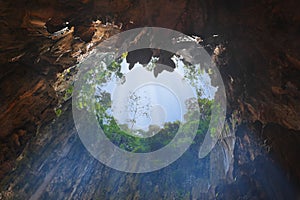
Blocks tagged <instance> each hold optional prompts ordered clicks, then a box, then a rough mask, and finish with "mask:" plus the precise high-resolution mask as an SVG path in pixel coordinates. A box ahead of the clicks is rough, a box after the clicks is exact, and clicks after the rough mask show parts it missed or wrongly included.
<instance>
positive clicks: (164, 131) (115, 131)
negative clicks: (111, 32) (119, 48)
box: [57, 58, 213, 153]
mask: <svg viewBox="0 0 300 200" xmlns="http://www.w3.org/2000/svg"><path fill="white" fill-rule="evenodd" d="M123 59H124V58H123ZM121 61H122V59H117V61H114V62H112V63H111V64H110V65H108V66H107V67H106V65H105V64H99V65H98V66H95V67H93V68H91V69H89V71H87V72H86V73H85V74H84V75H83V82H82V85H81V87H82V88H81V91H80V94H79V96H78V99H79V101H78V102H77V105H76V106H77V108H78V109H86V110H87V111H88V112H91V113H93V114H94V115H95V116H96V118H97V120H98V122H99V125H100V127H101V128H102V130H103V132H104V133H105V135H106V136H107V137H108V138H109V139H110V141H111V142H112V143H114V144H115V145H116V146H118V147H119V148H121V149H124V150H126V151H129V152H138V153H145V152H151V151H155V150H158V149H160V148H162V147H164V146H165V145H167V144H169V143H170V142H171V140H172V139H173V138H174V137H175V135H176V134H181V137H180V141H179V142H178V143H177V144H174V145H180V144H181V143H186V142H188V143H192V142H193V141H189V140H190V138H189V137H188V135H189V134H190V133H191V131H195V130H196V131H197V134H199V135H201V134H204V133H206V131H207V129H208V126H209V122H210V116H211V107H212V106H213V101H212V100H209V99H205V98H200V96H201V92H200V91H198V98H197V99H196V98H192V99H188V100H187V101H186V108H187V110H188V112H187V113H185V115H184V122H179V121H175V122H168V123H165V124H164V125H163V127H158V126H155V125H150V126H149V129H148V131H147V132H148V133H149V132H150V133H152V132H153V133H157V134H155V135H153V136H152V137H148V138H141V137H137V136H134V135H133V134H131V132H132V131H138V132H139V133H140V134H141V135H144V133H145V130H132V127H128V124H119V123H118V122H117V121H116V119H114V117H113V116H112V114H111V104H112V102H111V96H110V93H108V92H107V91H104V90H103V89H102V87H103V86H105V85H106V84H107V83H108V82H109V81H111V80H117V81H120V80H121V79H122V76H123V74H122V73H121V72H120V71H121V66H120V63H121ZM199 73H200V72H199ZM191 74H192V73H190V75H191ZM194 79H195V78H194ZM194 79H193V80H194ZM194 83H195V82H194ZM72 92H73V88H70V89H68V90H67V93H72ZM133 100H134V99H133ZM198 108H199V109H200V116H199V111H198V112H196V111H195V110H198ZM57 112H59V111H57ZM197 113H198V114H197ZM87 120H88V119H87ZM133 120H135V119H133ZM198 124H199V126H198ZM158 130H159V131H158ZM147 135H149V134H147ZM150 135H152V134H150Z"/></svg>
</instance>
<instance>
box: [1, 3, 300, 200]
mask: <svg viewBox="0 0 300 200" xmlns="http://www.w3.org/2000/svg"><path fill="white" fill-rule="evenodd" d="M0 7H1V14H0V15H1V16H0V24H1V31H0V49H1V51H0V63H1V69H0V92H1V95H0V102H1V104H0V111H1V114H0V127H1V131H0V139H1V141H0V180H1V181H0V191H1V193H0V199H1V198H2V199H28V198H30V197H31V198H32V199H92V198H95V199H97V198H98V199H121V198H122V199H124V198H125V199H172V198H173V199H174V198H175V199H179V198H181V199H237V198H240V199H296V198H297V197H299V188H300V181H299V180H300V172H299V169H300V164H299V161H298V160H299V159H298V158H299V155H298V153H299V152H300V146H299V144H300V133H299V131H300V127H299V125H300V116H299V113H300V107H299V106H300V104H299V98H300V91H299V88H300V82H299V81H300V79H299V77H300V55H299V52H300V49H299V47H300V45H299V42H300V40H299V38H298V36H299V33H300V25H299V24H300V15H299V12H298V9H299V2H297V1H294V0H289V1H285V2H279V1H273V0H266V1H260V2H256V1H234V0H231V1H226V2H224V1H219V0H215V1H210V2H209V3H208V2H206V1H196V0H189V1H185V0H176V1H166V2H165V3H163V4H162V3H158V2H156V1H137V2H133V1H129V0H121V1H120V0H115V1H89V0H87V1H86V0H85V1H83V0H82V1H62V0H58V1H43V0H41V1H36V2H34V3H33V2H31V3H29V2H28V1H17V2H9V1H7V2H1V3H0ZM142 26H160V27H166V28H171V29H175V30H178V31H181V32H183V33H185V34H191V35H192V34H193V35H197V36H200V37H201V39H202V40H203V41H202V42H201V43H202V44H203V45H204V46H205V48H206V49H207V51H208V52H209V53H211V54H212V55H214V56H213V57H214V58H215V61H216V63H217V64H218V65H219V69H220V72H221V74H222V77H223V79H224V82H225V86H226V91H227V98H228V119H229V118H230V116H232V115H231V114H232V113H233V112H234V111H238V113H239V117H240V118H241V125H240V126H239V127H238V128H237V129H236V132H235V137H236V140H235V143H234V149H230V150H228V148H229V147H225V146H224V144H223V143H222V142H220V143H219V144H218V146H217V148H219V149H220V150H219V151H216V152H212V153H216V154H220V155H221V157H222V155H223V156H224V151H221V150H222V149H224V148H225V149H227V151H226V152H233V153H231V154H233V155H231V156H233V157H234V159H233V160H232V162H231V163H230V164H229V170H228V171H226V170H225V171H224V168H225V165H223V164H221V161H222V160H221V161H220V160H215V161H214V160H213V159H210V158H209V157H208V158H205V159H204V160H201V162H200V161H198V158H197V157H196V156H195V155H197V153H195V152H193V151H194V150H193V148H191V150H190V151H189V153H190V154H187V155H185V156H184V157H183V158H181V159H180V160H178V161H177V162H176V163H174V164H172V165H171V166H170V167H168V168H166V169H163V170H161V171H158V172H153V173H150V174H145V175H140V174H125V173H121V172H117V171H114V170H112V169H109V168H107V167H105V166H103V165H102V164H100V163H99V162H98V161H96V160H95V159H93V158H92V157H91V156H90V155H89V153H88V152H87V151H86V150H85V148H84V147H83V145H82V144H81V142H80V140H79V138H78V136H77V133H76V130H75V128H74V125H73V122H72V113H71V107H70V99H69V98H66V99H64V97H65V92H64V91H65V90H67V89H68V87H69V86H70V84H71V82H72V81H71V82H70V83H68V82H67V79H68V80H69V79H70V78H71V77H72V76H73V75H74V73H75V72H73V71H71V72H69V71H68V69H69V68H70V67H72V66H74V65H75V64H76V63H77V62H79V61H80V60H81V59H82V58H84V56H86V55H87V54H88V52H90V50H91V49H92V48H93V46H95V45H97V44H98V43H99V42H101V41H102V40H103V39H105V38H107V37H109V36H111V35H114V34H116V33H118V32H119V31H122V30H126V29H130V28H135V27H142ZM62 75H63V76H62ZM66 83H68V84H66ZM57 108H59V109H60V110H61V114H60V116H59V117H58V115H57V113H55V110H57ZM53 120H54V121H53ZM189 155H191V156H192V158H190V157H189ZM193 156H195V157H193ZM189 159H192V160H194V162H193V163H190V162H188V160H189ZM224 161H225V160H223V162H222V163H224ZM214 164H215V165H214ZM216 166H217V167H216ZM214 167H216V168H214ZM182 169H187V170H185V171H184V172H183V171H182ZM206 173H207V174H206ZM158 177H161V180H159V181H158V180H157V178H158ZM200 177H201V178H200ZM218 177H221V178H220V179H222V180H219V178H218ZM211 183H213V184H211Z"/></svg>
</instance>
